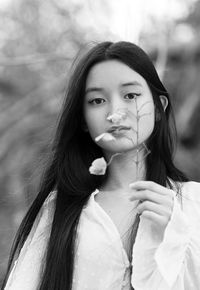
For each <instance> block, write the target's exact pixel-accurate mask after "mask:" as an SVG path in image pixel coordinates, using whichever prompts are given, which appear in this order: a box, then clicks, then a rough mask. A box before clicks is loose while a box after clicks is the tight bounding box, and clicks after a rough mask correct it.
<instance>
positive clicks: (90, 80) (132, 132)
mask: <svg viewBox="0 0 200 290" xmlns="http://www.w3.org/2000/svg"><path fill="white" fill-rule="evenodd" d="M154 111H155V110H154V102H153V97H152V94H151V91H150V89H149V86H148V85H147V82H146V81H145V79H144V78H143V77H142V76H141V75H140V74H138V73H137V72H135V71H134V70H132V69H131V68H130V67H128V66H127V65H125V64H124V63H122V62H119V61H117V60H109V61H103V62H101V63H98V64H96V65H94V66H93V67H92V68H91V70H90V72H89V74H88V77H87V80H86V91H85V97H84V119H85V122H86V125H87V128H88V131H89V134H90V135H91V138H92V139H93V140H94V142H96V141H95V138H96V137H97V136H99V135H101V134H102V133H105V132H107V133H110V134H111V135H112V136H113V137H115V140H111V141H105V140H104V139H101V140H100V141H99V142H98V144H99V146H100V147H101V148H102V149H103V150H106V151H108V152H113V153H114V152H121V151H129V150H132V149H136V148H137V147H139V145H140V144H142V143H143V142H145V141H147V139H148V138H149V136H150V135H151V133H152V131H153V128H154V121H155V120H154V119H155V112H154ZM116 113H117V116H121V118H120V119H119V120H118V121H117V122H116V120H115V118H112V115H113V114H114V115H113V117H114V116H116ZM109 116H111V117H110V118H109Z"/></svg>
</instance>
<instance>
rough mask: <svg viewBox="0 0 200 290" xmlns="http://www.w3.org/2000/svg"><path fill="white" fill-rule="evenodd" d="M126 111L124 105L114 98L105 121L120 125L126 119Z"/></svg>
mask: <svg viewBox="0 0 200 290" xmlns="http://www.w3.org/2000/svg"><path fill="white" fill-rule="evenodd" d="M127 112H128V109H127V108H126V106H125V104H124V103H123V102H122V101H121V100H119V99H117V98H115V99H114V100H113V101H112V102H111V103H110V107H109V112H108V114H107V120H108V121H110V122H112V123H115V124H116V123H120V122H121V121H122V120H124V119H126V117H127Z"/></svg>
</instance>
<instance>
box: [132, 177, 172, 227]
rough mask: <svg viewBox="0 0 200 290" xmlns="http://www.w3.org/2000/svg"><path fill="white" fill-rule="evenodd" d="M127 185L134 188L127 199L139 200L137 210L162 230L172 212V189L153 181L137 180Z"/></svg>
mask: <svg viewBox="0 0 200 290" xmlns="http://www.w3.org/2000/svg"><path fill="white" fill-rule="evenodd" d="M129 187H130V188H131V189H134V190H135V191H134V192H133V194H132V195H131V196H130V197H129V199H130V200H131V201H135V200H139V201H140V202H139V204H138V205H137V208H136V210H137V212H138V213H139V214H141V216H142V217H145V218H147V219H149V220H152V221H153V222H155V223H156V224H157V225H159V226H161V227H162V229H163V230H164V229H165V228H166V226H167V224H168V222H169V220H170V217H171V214H172V210H173V204H174V191H173V190H171V189H168V188H166V187H164V186H161V185H159V184H157V183H155V182H153V181H137V182H134V183H131V184H130V185H129Z"/></svg>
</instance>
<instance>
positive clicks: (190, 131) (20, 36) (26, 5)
mask: <svg viewBox="0 0 200 290" xmlns="http://www.w3.org/2000/svg"><path fill="white" fill-rule="evenodd" d="M101 40H112V41H118V40H128V41H132V42H135V43H136V44H139V45H140V46H142V48H143V49H145V50H146V51H147V52H148V53H149V55H150V56H151V58H152V60H153V61H154V63H155V66H156V68H157V70H158V72H159V75H160V77H161V78H162V79H163V81H164V83H165V85H166V87H167V88H168V90H169V92H170V93H171V96H172V102H173V105H174V111H175V118H176V122H177V130H178V137H179V138H178V147H177V152H176V156H175V162H176V164H177V166H179V167H180V169H181V170H183V171H184V172H185V173H187V174H188V176H189V178H190V179H192V180H195V181H200V150H199V148H200V130H199V127H200V1H198V0H118V1H116V0H109V1H107V0H95V1H94V0H82V1H81V0H59V1H57V0H45V1H39V0H0V138H1V139H0V281H1V278H2V275H3V273H4V272H5V268H6V263H7V259H8V254H9V251H10V247H11V242H12V240H13V237H14V234H15V232H16V229H17V228H18V226H19V223H20V221H21V219H22V217H23V216H24V214H25V212H26V210H27V208H28V206H29V205H30V203H31V201H32V200H33V198H34V196H35V195H36V193H37V188H38V183H39V180H40V174H41V172H42V168H43V166H44V163H45V160H46V156H47V154H48V148H49V145H50V144H51V142H52V137H53V134H54V132H55V127H56V122H57V119H58V115H59V112H60V109H61V106H62V101H63V98H64V95H65V89H66V85H67V80H68V75H69V73H70V66H71V63H72V61H73V59H74V57H75V56H76V55H77V53H78V52H79V51H80V49H82V48H84V47H85V45H86V44H88V43H89V44H90V43H92V42H98V41H101Z"/></svg>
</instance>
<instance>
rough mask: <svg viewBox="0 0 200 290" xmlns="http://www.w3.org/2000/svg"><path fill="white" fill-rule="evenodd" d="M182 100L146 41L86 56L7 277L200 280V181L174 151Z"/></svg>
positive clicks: (184, 285) (31, 289) (165, 289)
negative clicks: (175, 104) (174, 99)
mask: <svg viewBox="0 0 200 290" xmlns="http://www.w3.org/2000/svg"><path fill="white" fill-rule="evenodd" d="M171 112H172V108H171V103H170V98H169V94H168V92H167V90H166V89H165V87H164V86H163V84H162V83H161V81H160V79H159V77H158V74H157V72H156V70H155V68H154V66H153V64H152V62H151V60H150V59H149V57H148V56H147V55H146V53H145V52H144V51H143V50H142V49H141V48H139V47H138V46H136V45H134V44H132V43H128V42H117V43H112V42H102V43H100V44H98V45H96V46H95V47H93V48H92V49H91V50H90V51H89V52H88V53H87V54H86V55H85V56H84V57H83V58H82V59H81V60H80V61H79V63H78V64H77V66H76V68H75V70H74V72H73V75H72V77H71V79H70V82H69V86H68V91H67V96H66V101H65V104H64V106H63V111H62V114H61V118H60V121H59V125H58V128H57V134H56V136H55V141H54V145H53V150H52V159H51V161H50V164H49V166H48V168H47V169H46V172H45V175H44V177H43V180H42V184H41V188H40V191H39V193H38V196H37V198H36V199H35V201H34V202H33V204H32V206H31V208H30V209H29V211H28V213H27V214H26V216H25V218H24V220H23V222H22V224H21V226H20V229H19V231H18V234H17V237H16V239H15V243H14V246H13V249H12V253H11V257H10V260H9V265H8V271H7V275H6V277H5V281H4V284H3V287H2V289H6V290H22V289H23V290H36V289H39V290H47V289H48V290H55V289H56V290H64V289H72V290H83V289H87V290H106V289H107V290H121V289H135V290H155V289H159V290H169V289H172V290H184V289H196V290H197V289H200V275H199V270H200V230H199V222H200V184H199V183H196V182H192V181H190V182H189V181H188V179H187V178H186V176H185V175H184V174H183V173H182V172H181V171H180V170H178V169H177V168H176V167H175V165H174V163H173V150H174V130H172V129H173V125H174V123H173V118H171Z"/></svg>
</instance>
